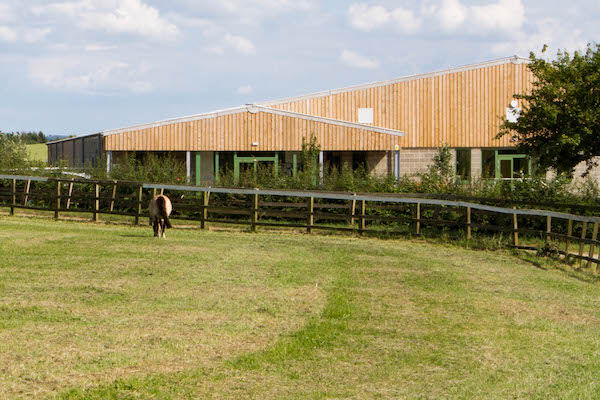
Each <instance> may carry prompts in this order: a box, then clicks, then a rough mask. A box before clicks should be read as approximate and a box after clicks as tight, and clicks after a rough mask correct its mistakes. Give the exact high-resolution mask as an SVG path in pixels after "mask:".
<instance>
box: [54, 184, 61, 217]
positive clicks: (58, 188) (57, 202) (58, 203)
mask: <svg viewBox="0 0 600 400" xmlns="http://www.w3.org/2000/svg"><path fill="white" fill-rule="evenodd" d="M58 210H60V181H59V180H57V181H56V208H55V209H54V219H58Z"/></svg>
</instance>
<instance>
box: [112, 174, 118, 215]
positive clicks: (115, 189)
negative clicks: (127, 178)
mask: <svg viewBox="0 0 600 400" xmlns="http://www.w3.org/2000/svg"><path fill="white" fill-rule="evenodd" d="M116 197H117V181H113V187H112V196H111V197H110V212H113V211H114V210H115V199H116Z"/></svg>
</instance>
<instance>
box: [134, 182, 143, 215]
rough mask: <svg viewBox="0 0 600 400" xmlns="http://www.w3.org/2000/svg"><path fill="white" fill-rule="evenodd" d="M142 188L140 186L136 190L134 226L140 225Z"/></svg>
mask: <svg viewBox="0 0 600 400" xmlns="http://www.w3.org/2000/svg"><path fill="white" fill-rule="evenodd" d="M143 189H144V188H143V186H142V185H140V186H139V188H138V196H137V213H136V214H135V225H139V223H140V215H142V195H143V192H142V190H143Z"/></svg>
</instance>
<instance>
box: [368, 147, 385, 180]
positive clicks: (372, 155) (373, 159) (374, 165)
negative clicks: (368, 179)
mask: <svg viewBox="0 0 600 400" xmlns="http://www.w3.org/2000/svg"><path fill="white" fill-rule="evenodd" d="M367 168H368V170H369V174H371V175H377V176H385V175H388V174H389V173H390V172H391V171H390V169H389V152H388V151H369V152H368V153H367Z"/></svg>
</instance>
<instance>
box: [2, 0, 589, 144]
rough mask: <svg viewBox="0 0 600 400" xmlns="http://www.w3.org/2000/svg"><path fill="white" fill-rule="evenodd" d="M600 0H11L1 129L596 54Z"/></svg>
mask: <svg viewBox="0 0 600 400" xmlns="http://www.w3.org/2000/svg"><path fill="white" fill-rule="evenodd" d="M599 19H600V4H599V2H598V0H577V1H570V2H565V1H559V0H424V1H410V0H397V1H391V0H390V1H388V0H379V1H356V2H353V1H339V0H332V1H318V0H169V1H158V0H58V1H52V0H0V51H1V53H0V54H1V59H0V60H1V61H0V81H1V82H2V83H3V84H2V85H0V95H1V97H0V130H1V131H5V132H6V131H15V130H36V131H37V130H42V131H44V132H45V133H47V134H84V133H93V132H98V131H101V130H105V129H111V128H119V127H123V126H129V125H132V124H135V123H143V122H153V121H157V120H161V119H166V118H170V117H178V116H185V115H191V114H197V113H201V112H207V111H213V110H217V109H221V108H226V107H230V106H236V105H240V104H246V103H252V102H260V101H265V100H271V99H277V98H282V97H289V96H294V95H300V94H306V93H310V92H314V91H320V90H325V89H333V88H338V87H345V86H350V85H354V84H360V83H367V82H373V81H379V80H384V79H391V78H396V77H401V76H405V75H410V74H415V73H425V72H431V71H436V70H440V69H445V68H449V67H454V66H460V65H465V64H472V63H477V62H481V61H487V60H492V59H496V58H502V57H507V56H511V55H514V54H519V55H521V56H527V55H528V54H529V52H530V51H531V50H535V51H537V52H539V50H540V49H541V47H542V45H543V44H548V45H550V47H551V50H552V54H555V53H556V49H559V48H560V49H568V50H570V51H573V50H575V49H581V48H585V46H586V44H587V43H588V42H591V41H594V40H597V39H598V38H599V37H600V24H598V23H597V22H598V20H599Z"/></svg>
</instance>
